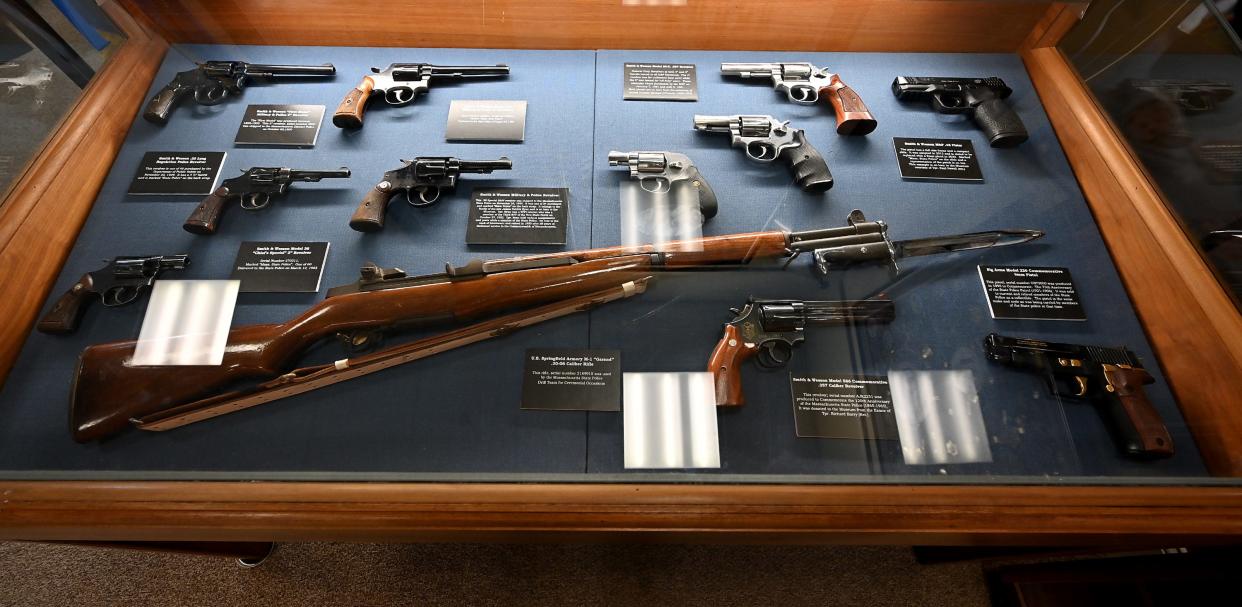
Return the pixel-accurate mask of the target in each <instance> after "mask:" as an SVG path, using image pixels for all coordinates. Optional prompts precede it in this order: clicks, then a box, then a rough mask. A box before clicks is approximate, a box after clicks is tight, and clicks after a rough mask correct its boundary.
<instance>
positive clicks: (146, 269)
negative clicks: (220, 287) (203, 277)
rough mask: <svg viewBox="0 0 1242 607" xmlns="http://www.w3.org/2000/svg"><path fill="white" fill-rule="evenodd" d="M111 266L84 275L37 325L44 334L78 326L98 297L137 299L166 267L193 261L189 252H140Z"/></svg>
mask: <svg viewBox="0 0 1242 607" xmlns="http://www.w3.org/2000/svg"><path fill="white" fill-rule="evenodd" d="M106 263H107V264H108V265H106V266H104V267H102V268H100V269H98V270H95V271H94V272H87V273H86V274H83V275H82V277H81V278H79V279H78V282H76V283H74V285H73V286H72V287H70V288H69V290H68V291H65V294H64V295H61V296H60V299H58V300H56V304H55V305H53V306H52V309H51V310H48V312H47V314H45V315H44V316H43V318H42V319H40V320H39V324H38V325H36V327H37V328H38V329H39V331H40V332H41V333H54V334H59V335H64V334H68V333H73V332H74V331H76V330H77V328H78V322H79V321H80V320H81V319H82V313H83V312H85V311H86V306H87V305H88V304H89V303H90V302H91V301H92V300H93V299H94V298H95V297H98V298H99V299H100V301H102V302H103V305H105V306H109V307H111V306H123V305H125V304H128V303H133V301H134V300H135V299H138V295H139V294H140V293H142V290H143V289H145V288H147V287H149V286H151V283H153V282H155V279H156V278H158V277H159V275H160V273H161V272H163V271H164V270H183V269H185V267H186V266H187V265H189V263H190V256H189V255H184V254H183V255H140V256H137V257H117V258H116V259H113V260H112V261H108V262H106Z"/></svg>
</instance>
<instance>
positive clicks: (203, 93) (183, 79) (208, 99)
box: [142, 61, 336, 126]
mask: <svg viewBox="0 0 1242 607" xmlns="http://www.w3.org/2000/svg"><path fill="white" fill-rule="evenodd" d="M335 74H336V68H335V67H333V65H332V64H331V63H325V64H323V65H267V64H262V63H246V62H245V61H204V62H202V63H199V64H198V67H196V68H194V69H192V70H186V71H184V72H177V75H176V76H173V79H172V81H170V82H169V83H168V84H165V85H164V88H162V89H160V90H159V92H158V93H156V94H155V96H154V97H151V99H150V100H149V101H147V107H146V109H145V110H143V112H142V117H143V118H144V119H146V120H147V121H148V122H154V123H155V124H158V125H161V126H163V125H164V124H167V123H168V118H169V116H170V115H171V114H172V111H173V108H174V107H175V106H176V105H177V103H178V102H180V101H181V99H182V98H184V97H185V96H186V95H191V94H193V96H194V101H195V102H197V103H198V104H199V105H216V104H218V103H220V102H221V101H224V100H225V98H227V97H228V96H229V95H240V94H241V92H242V89H243V88H245V86H246V84H247V83H248V82H249V81H250V80H256V79H257V80H275V79H277V78H326V77H330V76H333V75H335Z"/></svg>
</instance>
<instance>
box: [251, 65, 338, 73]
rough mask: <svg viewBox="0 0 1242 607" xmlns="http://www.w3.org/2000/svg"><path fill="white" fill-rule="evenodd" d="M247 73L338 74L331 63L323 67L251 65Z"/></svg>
mask: <svg viewBox="0 0 1242 607" xmlns="http://www.w3.org/2000/svg"><path fill="white" fill-rule="evenodd" d="M246 72H247V73H249V74H252V75H258V74H270V75H273V76H332V75H335V74H336V66H334V65H332V64H331V63H325V64H323V65H268V64H263V63H251V64H248V65H247V66H246Z"/></svg>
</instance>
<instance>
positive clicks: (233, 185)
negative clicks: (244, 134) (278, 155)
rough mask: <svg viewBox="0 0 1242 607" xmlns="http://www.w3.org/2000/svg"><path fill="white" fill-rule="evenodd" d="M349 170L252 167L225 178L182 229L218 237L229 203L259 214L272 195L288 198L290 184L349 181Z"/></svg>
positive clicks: (195, 209) (191, 214) (196, 208)
mask: <svg viewBox="0 0 1242 607" xmlns="http://www.w3.org/2000/svg"><path fill="white" fill-rule="evenodd" d="M349 174H350V173H349V169H348V168H346V167H341V168H339V169H336V170H331V171H307V170H303V169H288V168H282V167H252V168H249V169H246V170H244V171H242V174H241V175H239V176H237V177H234V178H232V179H225V180H224V183H221V184H220V187H218V188H216V191H214V192H212V193H211V194H208V195H207V197H206V198H204V199H203V200H202V202H200V203H198V206H197V207H195V208H194V212H193V213H190V216H189V217H188V218H186V220H185V224H183V225H182V226H181V227H183V228H185V231H187V232H193V233H194V234H215V233H216V224H217V223H219V221H220V214H221V213H223V212H224V206H225V204H226V203H227V202H228V201H229V200H231V199H233V198H237V199H239V200H240V202H241V208H243V209H245V210H247V211H258V210H260V209H264V208H267V205H268V203H270V202H271V201H272V196H284V195H285V193H286V192H288V191H289V184H291V183H293V182H295V181H310V182H315V181H319V180H321V179H345V178H347V177H349Z"/></svg>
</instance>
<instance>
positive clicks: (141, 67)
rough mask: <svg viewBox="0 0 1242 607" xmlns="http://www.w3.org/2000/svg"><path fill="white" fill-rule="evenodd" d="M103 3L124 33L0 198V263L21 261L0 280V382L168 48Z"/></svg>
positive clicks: (0, 265)
mask: <svg viewBox="0 0 1242 607" xmlns="http://www.w3.org/2000/svg"><path fill="white" fill-rule="evenodd" d="M101 6H102V7H103V8H104V10H105V11H107V13H108V15H109V16H110V17H111V18H112V19H113V21H115V22H116V23H117V25H119V26H120V27H121V28H122V30H123V31H124V32H125V35H126V36H127V37H128V39H127V40H126V41H125V43H124V45H123V46H122V47H121V48H120V49H119V50H118V51H117V52H116V54H115V55H113V56H112V57H111V58H110V59H109V60H108V62H107V63H106V64H105V65H104V67H103V69H101V70H100V71H99V73H98V74H96V76H95V79H94V80H92V81H91V83H90V84H89V85H87V87H86V89H85V90H83V91H82V98H81V100H80V101H79V102H78V103H77V104H76V105H75V106H74V108H73V110H72V111H70V113H69V115H68V116H67V117H66V118H65V120H64V121H63V122H62V123H61V126H60V128H59V129H58V130H57V131H56V133H55V134H54V135H53V136H52V138H51V139H50V140H49V141H48V143H47V144H46V145H45V146H44V148H43V150H42V151H41V152H40V153H39V154H38V155H37V156H36V157H35V158H34V159H33V160H32V161H31V162H30V164H29V165H27V167H26V169H25V171H24V172H23V174H22V175H21V177H20V178H19V179H18V180H17V182H16V183H15V184H14V186H13V189H12V190H11V193H10V194H9V196H8V198H6V199H5V200H4V201H3V203H2V204H0V268H21V272H22V278H23V280H6V281H0V301H3V302H5V303H4V313H5V322H4V323H0V382H3V380H4V378H5V377H6V376H7V375H8V372H9V369H10V368H12V366H13V362H14V361H15V360H16V359H17V355H18V353H19V352H20V351H21V347H22V345H23V344H24V343H25V340H26V335H27V334H28V333H29V332H30V328H31V327H32V326H33V325H34V322H35V318H36V317H37V316H38V314H39V310H40V309H41V307H42V306H43V301H44V299H46V297H47V293H48V291H49V290H50V289H51V288H52V284H53V283H54V282H55V281H56V277H57V276H58V275H59V274H60V270H61V266H62V265H64V263H65V258H66V257H67V256H68V255H69V251H70V250H72V248H73V243H74V241H75V240H77V237H78V232H79V231H80V230H81V229H82V224H83V223H85V221H86V216H87V215H88V214H89V213H90V210H91V207H92V206H94V203H95V197H96V196H97V195H98V194H99V189H100V188H101V187H103V182H104V179H105V178H106V177H107V176H108V171H110V170H111V169H112V162H113V160H115V159H116V155H117V153H118V152H119V151H120V149H121V144H122V143H123V142H124V141H125V135H126V133H127V132H128V131H129V126H130V122H131V119H132V118H133V116H134V115H135V114H136V113H137V110H138V106H139V105H140V104H141V103H142V101H143V100H144V97H145V96H146V91H147V87H148V85H149V84H150V83H151V80H152V79H153V78H155V72H156V71H157V70H158V69H159V65H160V61H161V60H163V57H164V52H165V51H166V50H167V48H168V45H167V43H165V42H164V40H163V39H162V38H159V37H157V36H154V35H152V34H151V33H150V32H149V31H148V30H146V29H144V28H142V27H141V26H140V25H139V24H138V23H137V22H136V21H135V20H134V19H133V18H132V17H130V16H129V14H127V13H126V12H125V11H123V10H121V9H120V8H119V7H117V6H116V5H115V4H113V3H111V2H105V3H104V4H102V5H101Z"/></svg>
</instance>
